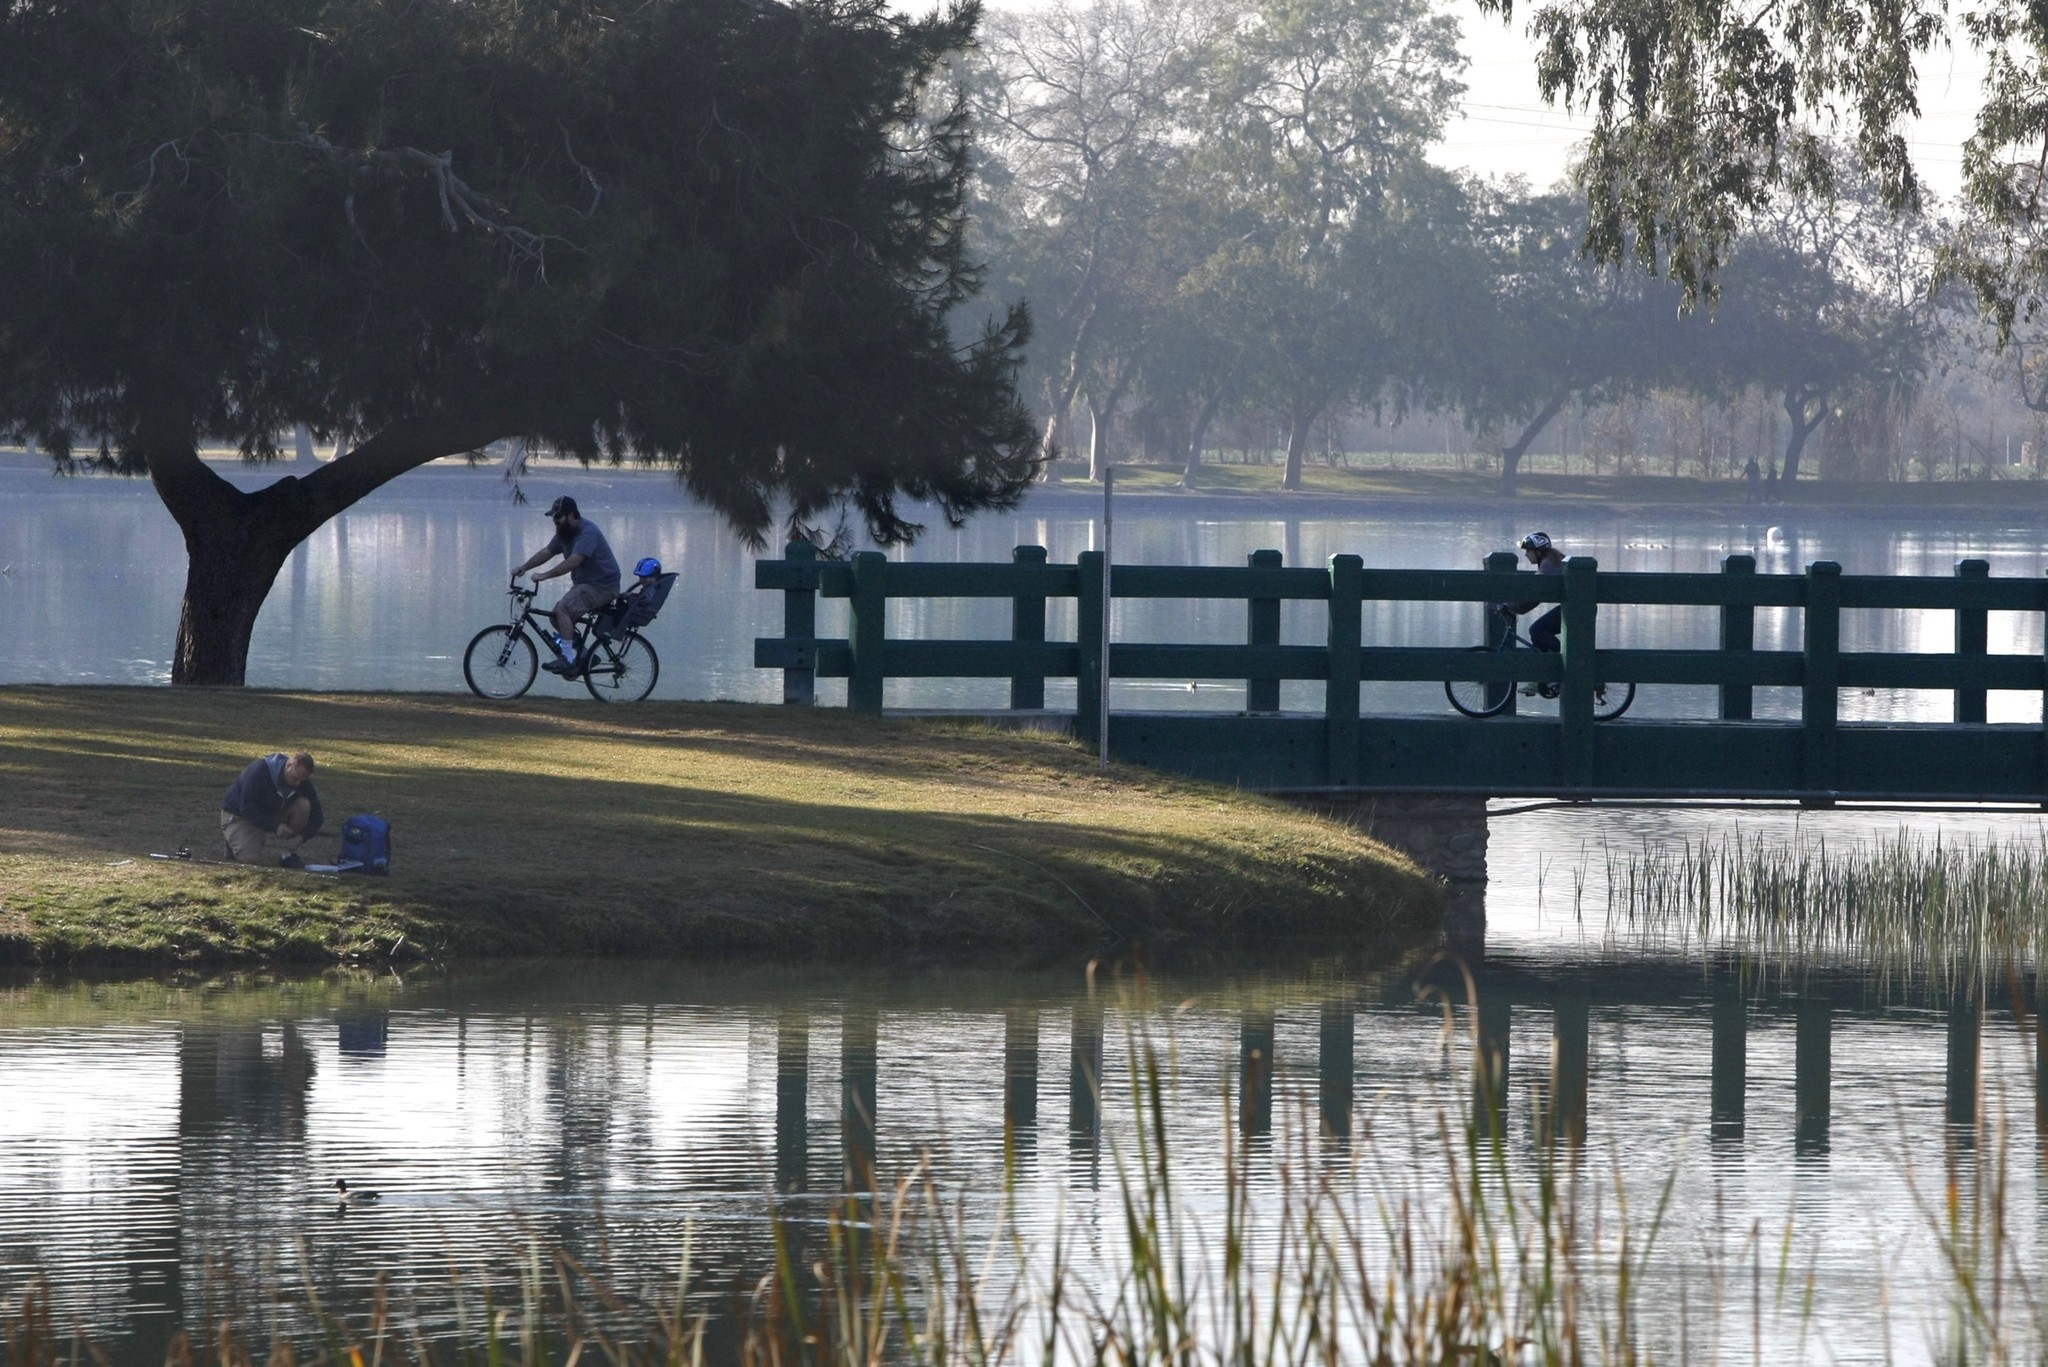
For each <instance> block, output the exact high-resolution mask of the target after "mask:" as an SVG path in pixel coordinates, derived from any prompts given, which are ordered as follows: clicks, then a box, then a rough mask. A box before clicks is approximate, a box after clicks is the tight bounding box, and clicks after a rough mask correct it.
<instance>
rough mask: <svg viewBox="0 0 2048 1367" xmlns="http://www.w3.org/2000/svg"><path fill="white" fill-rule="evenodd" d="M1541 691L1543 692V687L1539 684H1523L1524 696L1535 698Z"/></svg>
mask: <svg viewBox="0 0 2048 1367" xmlns="http://www.w3.org/2000/svg"><path fill="white" fill-rule="evenodd" d="M1540 692H1542V687H1541V685H1539V684H1523V685H1522V696H1523V697H1525V698H1533V697H1535V696H1536V695H1537V694H1538V693H1540Z"/></svg>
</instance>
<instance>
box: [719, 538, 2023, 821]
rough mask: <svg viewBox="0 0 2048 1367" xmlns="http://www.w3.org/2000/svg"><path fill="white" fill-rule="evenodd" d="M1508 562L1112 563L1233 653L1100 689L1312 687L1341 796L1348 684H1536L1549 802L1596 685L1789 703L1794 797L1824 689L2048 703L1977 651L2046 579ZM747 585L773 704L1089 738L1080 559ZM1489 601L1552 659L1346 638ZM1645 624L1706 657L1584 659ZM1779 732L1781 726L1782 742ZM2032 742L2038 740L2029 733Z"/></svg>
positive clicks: (1752, 566)
mask: <svg viewBox="0 0 2048 1367" xmlns="http://www.w3.org/2000/svg"><path fill="white" fill-rule="evenodd" d="M1518 563H1519V557H1517V556H1516V555H1515V554H1514V553H1513V552H1498V553H1496V554H1494V555H1491V556H1489V557H1487V561H1486V568H1484V569H1477V570H1426V569H1424V570H1415V569H1368V568H1367V567H1366V566H1365V565H1364V563H1363V561H1362V560H1361V559H1360V558H1359V557H1358V556H1355V555H1338V556H1332V557H1331V558H1330V560H1329V562H1328V564H1326V565H1324V566H1320V567H1317V568H1307V567H1295V568H1289V567H1286V566H1284V565H1283V564H1282V563H1281V557H1280V554H1279V552H1277V551H1255V552H1253V553H1252V554H1251V555H1250V556H1249V557H1248V563H1247V564H1246V565H1244V566H1243V567H1242V568H1239V567H1235V566H1165V565H1117V566H1115V567H1114V569H1113V572H1112V575H1111V581H1110V586H1109V587H1110V592H1111V594H1112V596H1113V597H1114V598H1117V599H1125V600H1131V599H1148V598H1155V599H1156V598H1174V599H1226V600H1235V601H1241V602H1242V603H1243V604H1244V605H1245V641H1244V643H1243V644H1241V645H1239V644H1187V643H1176V642H1145V641H1118V642H1115V643H1114V644H1113V645H1111V647H1110V660H1109V670H1108V675H1109V677H1110V678H1112V679H1117V680H1162V679H1170V680H1205V679H1222V680H1241V681H1242V682H1243V683H1244V686H1245V704H1246V705H1245V710H1246V711H1247V712H1249V713H1272V712H1277V711H1278V710H1279V705H1280V685H1281V683H1282V682H1283V681H1288V680H1296V681H1309V682H1316V681H1320V682H1322V683H1323V684H1324V686H1325V687H1324V706H1323V718H1322V720H1323V721H1324V722H1325V723H1326V724H1327V731H1326V732H1325V735H1324V737H1323V744H1324V745H1325V746H1326V747H1327V762H1328V768H1327V778H1328V781H1329V782H1331V783H1337V784H1342V783H1347V782H1352V781H1355V779H1354V777H1353V776H1354V775H1355V773H1356V771H1357V767H1358V758H1357V757H1358V754H1359V744H1358V741H1359V718H1360V705H1359V699H1360V694H1359V685H1360V684H1361V683H1372V682H1396V681H1430V680H1446V679H1462V680H1471V681H1475V682H1496V681H1497V682H1500V683H1502V684H1504V685H1506V684H1517V683H1529V682H1537V683H1556V684H1559V685H1560V686H1561V689H1560V699H1559V709H1558V715H1557V721H1556V725H1557V726H1558V728H1559V730H1560V735H1559V744H1558V780H1559V782H1560V783H1561V784H1562V785H1564V786H1567V787H1573V786H1582V785H1584V784H1587V783H1590V782H1592V774H1593V769H1594V750H1595V746H1594V742H1593V700H1594V692H1595V689H1596V687H1597V684H1598V683H1599V682H1601V681H1605V682H1623V681H1627V682H1635V683H1638V684H1663V685H1693V686H1705V687H1710V688H1713V689H1715V690H1716V691H1717V696H1718V708H1717V715H1718V717H1719V718H1721V719H1723V720H1729V721H1746V720H1749V719H1751V717H1752V716H1753V695H1754V690H1755V689H1757V688H1759V687H1779V688H1796V689H1798V690H1800V709H1799V718H1798V722H1797V725H1798V726H1799V728H1800V730H1801V732H1802V736H1801V740H1800V745H1799V754H1800V757H1801V758H1800V761H1799V768H1800V770H1801V773H1800V776H1799V777H1800V781H1801V783H1802V785H1803V786H1805V787H1808V788H1812V789H1814V790H1820V789H1824V788H1826V787H1828V786H1830V784H1829V780H1830V777H1831V776H1832V775H1833V774H1834V773H1835V772H1836V768H1837V766H1836V758H1835V748H1836V734H1837V732H1838V730H1839V728H1840V720H1839V709H1838V706H1837V693H1838V690H1840V689H1843V688H1908V689H1940V690H1952V691H1953V692H1954V695H1955V702H1954V713H1953V720H1954V721H1956V722H1960V723H1965V724H1971V723H1983V722H1984V721H1985V720H1986V709H1987V701H1986V695H1987V693H1988V692H1989V691H1990V690H1993V689H2010V690H2021V691H2028V692H2037V693H2041V694H2042V696H2043V699H2044V704H2048V659H2044V657H2043V655H2040V654H2024V655H2020V654H1998V655H1994V654H1991V653H1990V651H1989V649H1988V643H1989V634H1988V626H1987V615H1988V614H1989V613H1991V612H2039V613H2044V614H2048V580H2032V579H2029V580H2014V579H2006V580H1994V579H1992V578H1990V568H1989V566H1988V565H1987V564H1986V562H1984V561H1982V560H1965V561H1962V562H1961V563H1960V564H1958V565H1957V566H1956V570H1955V574H1954V576H1953V577H1943V576H1930V575H1922V576H1865V575H1845V574H1843V573H1842V572H1841V567H1840V566H1838V565H1835V564H1833V563H1830V562H1826V561H1821V562H1817V563H1815V564H1813V565H1810V566H1808V567H1807V569H1806V572H1805V573H1803V574H1758V573H1756V562H1755V560H1754V559H1753V558H1752V557H1750V556H1744V555H1735V556H1729V557H1728V558H1727V559H1726V560H1725V561H1724V562H1723V563H1722V568H1721V572H1720V573H1718V574H1711V573H1709V574H1697V573H1690V574H1688V573H1640V572H1625V573H1615V572H1609V573H1601V572H1600V570H1599V567H1598V564H1597V563H1596V562H1595V561H1594V560H1592V559H1590V558H1587V557H1574V558H1572V559H1571V560H1570V561H1568V562H1567V564H1566V567H1565V572H1564V573H1563V574H1561V575H1556V576H1538V575H1534V574H1531V573H1528V572H1526V571H1518V570H1517V569H1516V566H1517V564H1518ZM755 583H756V586H757V587H759V588H762V589H769V590H779V591H780V592H781V593H782V594H783V596H784V597H783V602H784V609H783V623H784V625H783V634H782V636H781V637H776V638H763V639H760V640H757V641H756V642H755V649H754V663H755V664H756V666H758V667H761V668H769V669H780V670H782V671H783V679H784V683H783V697H784V700H785V701H787V702H794V703H808V702H812V701H814V700H815V696H816V680H817V679H819V678H844V679H846V680H847V705H848V706H849V707H850V708H851V709H853V710H854V711H857V712H869V713H874V712H879V711H880V710H881V707H882V695H883V687H884V685H885V683H886V682H887V681H888V680H889V679H891V678H982V679H989V678H996V679H1007V680H1008V681H1009V685H1010V706H1011V707H1012V708H1016V709H1038V708H1042V707H1044V705H1045V681H1046V680H1047V679H1049V678H1058V679H1068V678H1070V679H1073V680H1074V681H1075V684H1076V724H1077V727H1078V729H1079V730H1080V732H1081V733H1082V734H1083V735H1084V736H1085V737H1087V738H1088V739H1091V740H1092V739H1094V736H1093V730H1094V725H1095V718H1096V715H1097V706H1098V693H1097V690H1098V689H1099V688H1100V686H1101V679H1102V677H1103V670H1102V661H1101V659H1100V658H1099V655H1100V649H1101V647H1100V644H1099V643H1100V641H1101V624H1102V613H1103V609H1104V605H1103V599H1102V559H1101V555H1100V553H1099V552H1094V551H1089V552H1084V553H1082V554H1081V556H1080V557H1079V558H1078V561H1077V563H1075V564H1072V565H1056V564H1050V563H1048V562H1047V560H1046V552H1045V550H1044V548H1042V547H1038V546H1020V547H1018V548H1017V549H1016V551H1015V553H1014V556H1013V559H1012V560H1011V562H1010V563H1008V564H1001V563H996V564H986V563H983V564H938V563H922V564H920V563H896V562H892V561H890V560H889V559H888V558H887V557H886V556H883V555H881V554H880V553H878V552H863V553H861V554H858V555H855V556H854V557H853V558H852V559H851V560H847V561H823V560H819V559H818V558H817V554H816V551H815V550H814V549H813V548H812V547H810V546H809V545H807V544H804V543H795V544H793V545H792V546H791V547H790V549H789V552H788V554H787V556H786V558H784V559H782V560H764V561H761V562H759V563H758V564H757V565H756V575H755ZM819 597H825V598H844V599H846V600H848V602H849V605H850V609H851V611H850V632H849V635H848V636H847V637H846V638H844V639H828V638H820V637H819V636H818V635H817V633H816V622H817V599H818V598H819ZM898 598H985V599H986V598H995V599H1008V600H1009V602H1010V618H1011V630H1010V635H1009V637H1008V638H1007V639H996V640H899V639H891V638H890V637H889V635H888V633H887V629H886V619H887V609H888V604H889V601H890V600H891V599H898ZM1054 599H1073V600H1074V601H1075V603H1076V612H1075V626H1076V630H1075V637H1074V639H1073V640H1071V641H1068V640H1049V639H1047V636H1046V604H1047V602H1048V601H1050V600H1054ZM1290 600H1292V601H1311V602H1322V603H1324V604H1326V605H1327V609H1326V621H1325V626H1326V631H1325V639H1324V641H1323V642H1321V643H1320V644H1315V645H1282V644H1281V642H1280V605H1281V604H1282V603H1283V602H1285V601H1290ZM1501 601H1514V602H1536V603H1553V602H1555V603H1562V604H1563V605H1564V614H1563V616H1564V630H1563V633H1562V646H1563V648H1562V650H1561V651H1560V652H1559V653H1557V654H1542V653H1539V652H1535V651H1526V650H1515V651H1503V652H1499V653H1497V654H1492V655H1475V654H1474V653H1473V652H1471V651H1470V649H1469V648H1460V647H1446V646H1410V645H1399V644H1394V643H1391V642H1383V641H1367V640H1365V639H1363V621H1364V617H1363V609H1364V606H1365V605H1366V604H1367V603H1369V602H1470V603H1493V602H1501ZM1610 605H1612V606H1620V605H1662V606H1676V607H1706V608H1714V609H1717V610H1718V613H1719V619H1720V620H1719V627H1720V640H1719V645H1718V648H1716V649H1711V650H1696V649H1611V648H1606V647H1603V646H1602V645H1601V644H1600V642H1599V630H1600V617H1599V613H1598V609H1599V608H1600V607H1602V606H1610ZM1758 608H1784V609H1791V610H1793V611H1795V612H1797V613H1798V614H1799V618H1800V623H1799V625H1800V636H1799V640H1800V642H1801V645H1800V648H1799V649H1796V650H1760V649H1758V648H1757V647H1756V630H1755V617H1756V610H1757V609H1758ZM1859 609H1928V610H1935V611H1951V612H1954V613H1955V635H1954V643H1953V648H1952V649H1950V650H1948V651H1946V652H1942V653H1917V652H1900V651H1844V650H1843V649H1842V647H1841V640H1842V633H1841V615H1842V613H1843V612H1845V611H1853V610H1859ZM1783 724H1784V723H1780V725H1783ZM2044 743H2048V729H2044Z"/></svg>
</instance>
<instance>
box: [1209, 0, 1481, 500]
mask: <svg viewBox="0 0 2048 1367" xmlns="http://www.w3.org/2000/svg"><path fill="white" fill-rule="evenodd" d="M1457 39H1458V29H1457V24H1456V21H1455V20H1452V19H1451V18H1449V17H1448V16H1445V15H1442V14H1439V13H1437V12H1436V11H1435V10H1434V9H1433V7H1432V6H1430V5H1429V4H1427V3H1425V0H1257V3H1255V4H1253V5H1252V6H1251V7H1250V8H1249V9H1248V10H1247V12H1246V13H1245V15H1244V17H1243V18H1242V19H1241V20H1240V21H1239V22H1238V23H1237V24H1236V25H1235V26H1234V27H1233V28H1232V30H1231V31H1230V32H1229V33H1228V34H1226V35H1224V36H1223V38H1222V39H1221V40H1220V41H1219V42H1218V43H1217V45H1216V52H1215V57H1214V59H1213V62H1212V64H1211V65H1210V67H1209V70H1208V71H1207V73H1206V79H1205V82H1204V90H1203V95H1204V102H1203V108H1204V110H1205V113H1206V118H1205V123H1206V125H1207V126H1208V127H1210V128H1212V129H1213V130H1214V132H1213V134H1212V135H1211V136H1209V137H1207V138H1205V139H1204V140H1203V141H1202V142H1201V143H1200V144H1199V150H1198V153H1197V156H1196V163H1197V176H1196V183H1197V184H1198V185H1201V186H1203V187H1205V189H1206V191H1207V192H1209V193H1212V194H1214V195H1216V196H1217V197H1218V199H1219V201H1220V202H1219V204H1218V205H1217V207H1216V209H1215V211H1214V213H1215V217H1216V218H1217V219H1218V220H1222V221H1235V222H1236V223H1238V224H1241V225H1242V229H1241V232H1240V233H1239V235H1238V238H1237V241H1236V242H1235V243H1233V245H1232V248H1231V250H1232V253H1233V256H1234V259H1235V262H1236V269H1237V270H1238V271H1239V272H1240V274H1241V276H1242V279H1241V280H1240V281H1239V282H1238V283H1237V284H1236V285H1235V286H1234V292H1235V293H1237V294H1238V295H1240V296H1241V297H1243V298H1244V299H1246V300H1247V302H1248V313H1249V317H1248V323H1249V325H1250V326H1252V327H1253V328H1254V333H1253V336H1254V351H1255V358H1254V360H1253V362H1252V370H1253V376H1254V380H1253V388H1254V391H1255V392H1257V393H1259V394H1260V395H1261V396H1262V397H1263V398H1264V399H1265V400H1266V401H1267V402H1269V403H1270V404H1271V405H1272V406H1273V407H1274V408H1275V409H1277V410H1278V411H1279V412H1280V413H1281V414H1282V415H1283V416H1284V418H1285V420H1286V423H1287V429H1288V446H1287V466H1286V472H1285V474H1284V476H1283V478H1282V484H1283V486H1284V487H1286V488H1289V489H1297V488H1299V487H1301V468H1302V460H1303V457H1304V454H1305V452H1306V449H1307V445H1308V440H1309V436H1310V433H1311V431H1312V429H1313V427H1314V424H1315V422H1316V420H1317V419H1318V418H1320V417H1321V416H1322V415H1323V413H1324V412H1326V411H1327V410H1328V408H1329V406H1330V404H1332V403H1333V402H1336V401H1337V400H1339V399H1340V398H1343V397H1346V396H1356V397H1360V398H1363V399H1365V400H1367V401H1373V400H1375V399H1377V398H1378V397H1379V396H1380V395H1381V393H1382V392H1383V391H1384V390H1385V389H1386V387H1387V385H1388V382H1389V381H1392V380H1395V379H1397V378H1399V377H1400V376H1402V375H1403V374H1404V373H1407V372H1410V371H1412V370H1414V369H1415V368H1417V366H1418V363H1419V362H1420V360H1421V357H1420V352H1419V347H1418V346H1417V345H1416V341H1417V340H1418V339H1414V338H1411V339H1408V340H1406V341H1404V340H1403V338H1402V337H1401V336H1399V335H1398V334H1399V331H1400V329H1401V327H1402V326H1403V325H1404V324H1407V325H1412V324H1414V323H1415V322H1417V321H1418V320H1420V319H1427V318H1429V317H1431V316H1432V315H1431V314H1430V312H1429V310H1428V309H1427V308H1426V307H1424V308H1422V309H1420V310H1417V309H1416V308H1415V307H1414V306H1415V305H1417V304H1421V303H1423V302H1424V301H1423V300H1422V299H1421V298H1420V297H1419V296H1418V291H1420V290H1423V289H1426V288H1427V286H1426V282H1427V280H1428V277H1429V274H1430V272H1429V263H1430V262H1431V261H1432V260H1434V259H1436V258H1435V257H1434V256H1433V255H1432V254H1431V252H1432V250H1433V245H1434V244H1435V243H1437V242H1440V241H1448V240H1452V239H1454V238H1455V237H1456V235H1457V234H1458V233H1459V232H1461V231H1462V226H1463V225H1462V222H1461V208H1460V206H1459V204H1458V202H1457V196H1456V194H1455V193H1454V192H1452V191H1451V189H1450V187H1449V186H1448V183H1447V182H1446V181H1445V179H1444V178H1443V177H1442V176H1441V175H1440V174H1439V173H1434V172H1432V171H1431V169H1430V168H1429V167H1428V166H1427V164H1426V162H1425V153H1426V150H1427V148H1428V146H1429V144H1430V143H1432V142H1434V141H1436V140H1437V139H1438V138H1439V137H1440V136H1441V134H1442V131H1443V126H1444V122H1445V120H1446V119H1447V118H1448V117H1449V115H1450V113H1451V112H1452V110H1453V107H1454V105H1455V102H1456V100H1457V98H1458V96H1459V95H1460V94H1461V93H1462V91H1463V86H1462V85H1460V83H1459V82H1458V79H1457V72H1458V71H1459V70H1460V69H1461V67H1462V65H1463V58H1462V57H1461V56H1460V55H1459V53H1458V48H1457ZM1447 235H1448V236H1447ZM1403 247H1406V248H1413V249H1417V250H1419V251H1420V252H1421V253H1422V254H1421V255H1418V256H1416V257H1414V258H1413V259H1411V260H1405V261H1403V260H1399V259H1397V258H1398V257H1399V255H1400V249H1401V248H1403Z"/></svg>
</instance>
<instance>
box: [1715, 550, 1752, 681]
mask: <svg viewBox="0 0 2048 1367" xmlns="http://www.w3.org/2000/svg"><path fill="white" fill-rule="evenodd" d="M1721 573H1723V574H1745V575H1754V574H1755V573H1756V557H1755V556H1753V555H1731V556H1729V557H1728V558H1727V559H1725V560H1723V561H1722V562H1721ZM1721 649H1722V650H1723V651H1727V652H1731V653H1740V654H1748V653H1749V652H1750V651H1753V650H1755V649H1756V609H1755V608H1754V607H1751V606H1750V605H1749V604H1748V603H1723V604H1722V605H1721ZM1755 697H1756V690H1755V689H1754V688H1752V687H1751V686H1750V685H1748V684H1731V683H1724V684H1722V685H1721V719H1722V720H1723V721H1749V720H1750V719H1751V718H1752V717H1754V716H1755V715H1756V714H1755V712H1754V710H1753V709H1754V707H1755V702H1754V699H1755Z"/></svg>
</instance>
